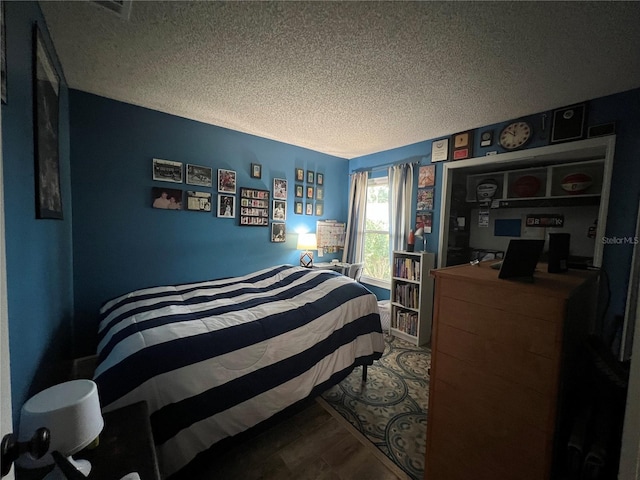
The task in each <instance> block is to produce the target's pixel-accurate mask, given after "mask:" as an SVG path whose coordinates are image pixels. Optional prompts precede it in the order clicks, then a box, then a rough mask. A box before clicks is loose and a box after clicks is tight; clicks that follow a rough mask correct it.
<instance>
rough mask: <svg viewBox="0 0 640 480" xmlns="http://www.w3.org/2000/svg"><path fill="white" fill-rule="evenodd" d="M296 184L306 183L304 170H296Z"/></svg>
mask: <svg viewBox="0 0 640 480" xmlns="http://www.w3.org/2000/svg"><path fill="white" fill-rule="evenodd" d="M296 182H304V169H302V168H296Z"/></svg>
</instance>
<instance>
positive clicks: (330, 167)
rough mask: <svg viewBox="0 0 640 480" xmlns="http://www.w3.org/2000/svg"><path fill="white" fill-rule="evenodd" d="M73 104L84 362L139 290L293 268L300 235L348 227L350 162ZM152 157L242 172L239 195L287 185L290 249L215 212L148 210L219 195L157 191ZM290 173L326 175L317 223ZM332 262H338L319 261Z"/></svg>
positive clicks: (112, 108)
mask: <svg viewBox="0 0 640 480" xmlns="http://www.w3.org/2000/svg"><path fill="white" fill-rule="evenodd" d="M70 105H71V109H70V111H71V113H70V117H71V145H72V149H71V170H72V175H71V177H72V189H73V199H74V204H73V207H74V212H73V214H74V230H73V242H74V285H75V287H74V288H75V306H76V318H75V320H76V325H75V329H76V339H77V340H78V341H79V342H80V343H79V344H78V348H79V349H80V350H81V351H82V352H79V353H85V354H89V353H92V352H93V351H95V335H96V331H97V323H96V319H97V312H98V309H99V308H100V305H101V303H102V302H104V301H105V300H108V299H110V298H112V297H114V296H117V295H120V294H123V293H126V292H128V291H130V290H133V289H137V288H142V287H148V286H153V285H159V284H170V285H171V284H178V283H184V282H191V281H199V280H205V279H210V278H219V277H225V276H236V275H241V274H245V273H249V272H251V271H254V270H258V269H261V268H265V267H268V266H271V265H275V264H279V263H293V264H297V263H298V262H299V252H298V251H297V250H296V241H297V234H296V233H295V232H296V230H297V229H299V228H304V229H306V230H307V231H315V229H316V226H315V225H316V221H317V220H319V219H336V220H340V221H346V219H347V199H348V185H349V181H348V180H349V177H348V171H347V169H348V162H347V160H345V159H341V158H337V157H332V156H329V155H325V154H322V153H318V152H314V151H311V150H307V149H304V148H299V147H295V146H292V145H287V144H284V143H280V142H275V141H272V140H267V139H264V138H260V137H256V136H252V135H247V134H244V133H240V132H236V131H233V130H228V129H225V128H220V127H215V126H211V125H206V124H203V123H199V122H195V121H192V120H186V119H184V118H180V117H176V116H172V115H167V114H164V113H160V112H157V111H153V110H149V109H145V108H140V107H136V106H133V105H129V104H125V103H121V102H116V101H113V100H109V99H105V98H102V97H98V96H95V95H91V94H88V93H84V92H80V91H75V90H72V91H71V94H70ZM153 158H161V159H166V160H173V161H178V162H183V163H184V164H185V165H186V164H187V163H191V164H195V165H205V166H209V167H212V168H213V169H214V176H215V172H217V169H218V168H224V169H231V170H235V171H236V174H237V186H238V187H251V188H259V189H265V190H269V191H270V192H273V179H274V178H284V179H287V180H288V198H287V200H288V201H287V221H286V225H287V240H286V243H272V242H271V241H270V228H265V227H246V226H239V225H238V218H235V219H226V218H218V217H216V215H215V212H212V213H201V212H191V211H169V210H160V209H154V208H151V188H152V187H154V186H155V187H165V188H178V189H182V190H200V191H207V192H210V193H212V194H213V202H214V204H215V201H216V195H217V192H216V191H215V179H214V187H213V188H199V187H198V188H196V187H193V186H190V185H186V184H185V183H182V184H177V183H167V182H158V181H153V180H152V168H151V167H152V159H153ZM251 163H259V164H261V165H262V178H261V179H253V178H251V177H250V165H251ZM295 168H303V169H305V170H313V171H316V172H320V173H324V188H325V201H324V215H323V216H322V217H317V216H308V215H296V214H294V213H293V212H294V210H293V209H294V185H295V182H294V180H295V177H294V174H295ZM238 193H239V192H238ZM238 198H239V197H238V196H236V203H238V202H239V200H238ZM214 210H215V209H214ZM236 217H237V216H236ZM331 258H337V254H336V255H329V256H325V257H323V259H322V260H325V261H326V260H329V259H331Z"/></svg>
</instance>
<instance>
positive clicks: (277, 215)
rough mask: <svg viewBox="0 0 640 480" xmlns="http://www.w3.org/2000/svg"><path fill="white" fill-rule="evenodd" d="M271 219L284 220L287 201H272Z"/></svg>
mask: <svg viewBox="0 0 640 480" xmlns="http://www.w3.org/2000/svg"><path fill="white" fill-rule="evenodd" d="M271 215H272V216H271V218H272V220H281V221H284V220H286V219H287V202H286V201H285V200H274V201H273V212H272V214H271Z"/></svg>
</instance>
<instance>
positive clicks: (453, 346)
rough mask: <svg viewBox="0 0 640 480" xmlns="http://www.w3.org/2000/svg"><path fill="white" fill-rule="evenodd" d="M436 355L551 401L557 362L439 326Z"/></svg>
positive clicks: (462, 331)
mask: <svg viewBox="0 0 640 480" xmlns="http://www.w3.org/2000/svg"><path fill="white" fill-rule="evenodd" d="M436 342H437V343H436V345H435V349H436V353H435V354H436V355H439V354H440V353H445V354H447V355H450V356H452V357H454V358H457V359H458V360H461V361H463V362H465V363H468V364H471V365H481V366H482V367H483V368H484V369H485V371H488V372H491V373H492V374H493V375H495V376H498V377H502V378H504V379H505V380H507V381H509V382H511V383H514V384H517V385H521V386H524V387H527V388H531V389H532V390H535V391H537V392H540V393H542V394H544V395H547V396H548V395H551V396H553V397H554V398H555V392H556V379H557V368H556V365H557V362H555V361H554V360H552V359H550V358H547V357H543V356H541V355H537V354H535V353H531V352H527V351H524V350H522V349H520V348H518V347H516V346H514V345H508V344H501V343H496V342H493V341H491V340H487V339H485V338H483V337H481V336H479V335H475V334H473V333H469V332H465V331H464V330H459V329H457V328H453V327H451V326H449V325H445V324H439V325H438V329H437V338H436Z"/></svg>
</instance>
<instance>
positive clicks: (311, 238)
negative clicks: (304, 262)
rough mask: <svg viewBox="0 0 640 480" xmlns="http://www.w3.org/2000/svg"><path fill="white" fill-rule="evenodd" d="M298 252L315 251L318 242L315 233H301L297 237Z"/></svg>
mask: <svg viewBox="0 0 640 480" xmlns="http://www.w3.org/2000/svg"><path fill="white" fill-rule="evenodd" d="M297 249H298V250H317V249H318V241H317V240H316V234H315V233H301V234H299V235H298V247H297Z"/></svg>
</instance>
